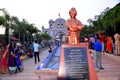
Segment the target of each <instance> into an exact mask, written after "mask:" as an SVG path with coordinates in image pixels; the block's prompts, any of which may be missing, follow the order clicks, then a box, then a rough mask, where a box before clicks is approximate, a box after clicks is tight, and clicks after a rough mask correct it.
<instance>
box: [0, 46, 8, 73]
mask: <svg viewBox="0 0 120 80" xmlns="http://www.w3.org/2000/svg"><path fill="white" fill-rule="evenodd" d="M3 47H4V49H3V50H2V52H1V56H2V57H1V59H0V73H8V61H7V59H8V48H9V45H3Z"/></svg>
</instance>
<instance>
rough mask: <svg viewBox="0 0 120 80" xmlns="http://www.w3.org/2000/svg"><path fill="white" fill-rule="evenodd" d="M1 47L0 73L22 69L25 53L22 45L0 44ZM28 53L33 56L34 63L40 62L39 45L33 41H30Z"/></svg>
mask: <svg viewBox="0 0 120 80" xmlns="http://www.w3.org/2000/svg"><path fill="white" fill-rule="evenodd" d="M2 46H3V48H2V50H1V53H0V73H10V74H13V73H18V72H22V71H23V70H24V64H23V60H24V56H25V55H27V54H26V53H25V51H24V49H23V46H18V45H16V44H12V43H11V44H8V45H2ZM29 46H30V50H29V51H30V53H32V55H33V56H34V60H35V64H36V63H37V62H40V57H39V53H40V45H39V44H38V43H37V41H35V42H34V43H32V42H31V44H29Z"/></svg>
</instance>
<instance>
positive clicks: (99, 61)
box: [94, 38, 104, 70]
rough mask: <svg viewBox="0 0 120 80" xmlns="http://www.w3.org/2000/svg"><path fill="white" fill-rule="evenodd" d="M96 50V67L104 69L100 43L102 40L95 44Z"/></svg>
mask: <svg viewBox="0 0 120 80" xmlns="http://www.w3.org/2000/svg"><path fill="white" fill-rule="evenodd" d="M94 50H95V51H96V63H95V64H96V67H97V68H99V69H100V70H102V69H104V68H103V67H102V42H100V39H99V38H98V40H97V41H96V42H95V43H94Z"/></svg>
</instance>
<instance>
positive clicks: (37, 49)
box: [33, 41, 40, 64]
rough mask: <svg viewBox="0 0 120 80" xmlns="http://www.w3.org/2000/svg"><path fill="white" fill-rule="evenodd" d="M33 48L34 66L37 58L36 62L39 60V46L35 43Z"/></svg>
mask: <svg viewBox="0 0 120 80" xmlns="http://www.w3.org/2000/svg"><path fill="white" fill-rule="evenodd" d="M33 47H34V56H35V64H36V63H37V58H38V62H39V61H40V58H39V52H40V45H39V44H38V43H37V41H35V43H34V45H33Z"/></svg>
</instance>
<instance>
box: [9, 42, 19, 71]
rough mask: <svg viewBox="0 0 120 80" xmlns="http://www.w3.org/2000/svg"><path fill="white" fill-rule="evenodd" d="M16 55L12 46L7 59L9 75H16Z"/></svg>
mask: <svg viewBox="0 0 120 80" xmlns="http://www.w3.org/2000/svg"><path fill="white" fill-rule="evenodd" d="M16 65H17V64H16V55H15V53H14V48H13V47H12V44H11V45H10V47H9V59H8V68H9V72H10V73H16V69H17V67H16Z"/></svg>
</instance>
